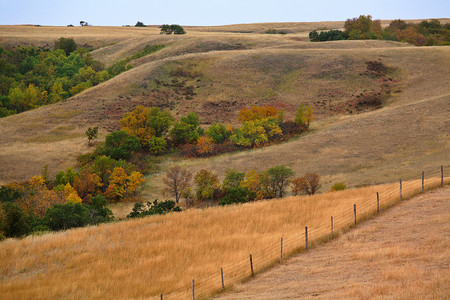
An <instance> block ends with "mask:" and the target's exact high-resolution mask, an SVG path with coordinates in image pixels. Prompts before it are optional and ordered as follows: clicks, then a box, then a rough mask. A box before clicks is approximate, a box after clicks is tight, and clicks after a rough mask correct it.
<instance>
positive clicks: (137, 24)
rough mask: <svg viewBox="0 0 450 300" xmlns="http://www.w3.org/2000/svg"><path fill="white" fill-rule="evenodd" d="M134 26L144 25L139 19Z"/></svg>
mask: <svg viewBox="0 0 450 300" xmlns="http://www.w3.org/2000/svg"><path fill="white" fill-rule="evenodd" d="M134 26H135V27H146V26H145V25H144V23H142V22H141V21H137V22H136V25H134Z"/></svg>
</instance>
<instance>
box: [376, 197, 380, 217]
mask: <svg viewBox="0 0 450 300" xmlns="http://www.w3.org/2000/svg"><path fill="white" fill-rule="evenodd" d="M377 213H380V195H379V194H378V192H377Z"/></svg>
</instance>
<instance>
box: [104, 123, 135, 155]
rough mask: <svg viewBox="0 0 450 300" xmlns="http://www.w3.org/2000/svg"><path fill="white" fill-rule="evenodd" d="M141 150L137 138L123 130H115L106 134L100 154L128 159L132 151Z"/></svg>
mask: <svg viewBox="0 0 450 300" xmlns="http://www.w3.org/2000/svg"><path fill="white" fill-rule="evenodd" d="M139 150H141V144H140V142H139V139H138V138H137V137H136V136H134V135H129V134H128V133H127V132H125V131H124V130H120V131H115V132H113V133H110V134H108V135H107V136H106V139H105V145H104V147H103V150H102V151H101V154H103V155H106V156H109V157H111V158H113V159H117V160H119V159H130V158H131V152H132V151H139Z"/></svg>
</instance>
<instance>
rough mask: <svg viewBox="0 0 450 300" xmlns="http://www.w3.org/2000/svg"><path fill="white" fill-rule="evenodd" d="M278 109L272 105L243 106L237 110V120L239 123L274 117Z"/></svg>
mask: <svg viewBox="0 0 450 300" xmlns="http://www.w3.org/2000/svg"><path fill="white" fill-rule="evenodd" d="M277 114H278V110H277V109H276V108H275V107H273V106H269V105H266V106H252V107H251V108H246V107H244V108H243V109H241V110H240V111H239V117H238V119H239V121H240V122H241V123H244V122H247V121H254V120H261V119H265V118H275V117H276V116H277Z"/></svg>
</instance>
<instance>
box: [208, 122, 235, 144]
mask: <svg viewBox="0 0 450 300" xmlns="http://www.w3.org/2000/svg"><path fill="white" fill-rule="evenodd" d="M230 134H231V133H230V132H229V131H228V130H227V129H226V127H225V125H223V124H220V123H216V124H213V125H211V126H209V128H208V130H206V136H207V137H209V138H211V139H212V140H213V141H214V143H215V144H222V143H223V142H224V141H225V140H226V139H227V138H229V137H230Z"/></svg>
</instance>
